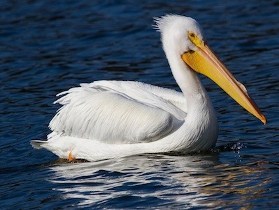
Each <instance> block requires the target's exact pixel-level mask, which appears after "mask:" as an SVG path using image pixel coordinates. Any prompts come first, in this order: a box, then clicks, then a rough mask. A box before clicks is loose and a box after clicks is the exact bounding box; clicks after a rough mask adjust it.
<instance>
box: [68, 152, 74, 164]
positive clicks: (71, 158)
mask: <svg viewBox="0 0 279 210" xmlns="http://www.w3.org/2000/svg"><path fill="white" fill-rule="evenodd" d="M67 159H68V161H69V162H73V161H75V160H76V159H75V157H74V156H73V154H72V151H70V152H69V154H68V158H67Z"/></svg>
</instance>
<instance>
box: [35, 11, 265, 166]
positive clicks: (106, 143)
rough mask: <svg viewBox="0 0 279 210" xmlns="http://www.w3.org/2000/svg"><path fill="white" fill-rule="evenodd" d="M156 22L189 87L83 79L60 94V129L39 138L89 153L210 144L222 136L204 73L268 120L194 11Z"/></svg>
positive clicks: (80, 155)
mask: <svg viewBox="0 0 279 210" xmlns="http://www.w3.org/2000/svg"><path fill="white" fill-rule="evenodd" d="M155 27H156V29H157V30H159V31H160V33H161V40H162V44H163V49H164V52H165V54H166V57H167V59H168V62H169V65H170V68H171V70H172V73H173V76H174V78H175V80H176V82H177V84H178V85H179V87H180V89H181V91H182V92H178V91H175V90H170V89H166V88H161V87H157V86H153V85H149V84H145V83H141V82H134V81H95V82H93V83H90V84H81V85H80V87H75V88H72V89H70V90H68V91H65V92H62V93H60V94H58V95H59V96H62V97H61V98H59V99H58V100H57V101H56V103H59V104H61V105H62V107H61V108H60V109H59V111H58V112H57V114H56V115H55V116H54V118H53V119H52V120H51V122H50V124H49V127H50V129H51V131H52V132H51V133H50V134H49V135H48V137H47V141H40V140H33V141H32V142H31V144H32V145H33V147H35V148H38V149H39V148H45V149H47V150H50V151H51V152H53V153H54V154H56V155H57V156H59V157H60V158H66V159H68V160H73V159H85V160H88V161H94V160H101V159H108V158H117V157H124V156H130V155H137V154H143V153H165V152H182V153H191V152H197V151H204V150H208V149H210V148H212V147H214V146H215V144H216V141H217V136H218V123H217V119H216V115H215V111H214V109H213V106H212V104H211V101H210V99H209V97H208V95H207V92H206V91H205V89H204V87H203V86H202V84H201V82H200V80H199V78H198V75H197V73H201V74H204V75H205V76H207V77H209V78H210V79H212V80H213V81H214V82H215V83H216V84H218V85H219V86H220V87H221V88H222V89H223V90H224V91H225V92H226V93H228V94H229V95H230V96H231V97H232V98H233V99H234V100H235V101H236V102H238V103H239V104H240V105H241V106H242V107H243V108H245V109H246V110H247V111H248V112H250V113H251V114H253V115H254V116H255V117H257V118H259V119H260V120H261V121H262V122H263V123H266V119H265V117H264V115H263V114H262V113H261V112H260V110H259V109H258V107H257V106H256V104H255V103H254V102H253V100H252V99H251V98H250V97H249V96H248V93H247V91H246V89H245V87H244V85H242V84H241V83H239V82H238V81H237V80H236V79H235V78H234V77H233V75H232V74H231V73H230V72H229V71H228V70H227V68H226V67H225V66H224V65H223V64H222V63H221V61H219V59H218V58H217V57H216V56H215V55H214V54H213V53H212V51H211V50H210V49H209V47H208V46H207V45H206V44H205V42H204V38H203V34H202V32H201V29H200V26H199V25H198V23H197V22H196V21H195V20H194V19H192V18H190V17H184V16H179V15H166V16H163V17H160V18H155Z"/></svg>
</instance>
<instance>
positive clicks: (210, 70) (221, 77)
mask: <svg viewBox="0 0 279 210" xmlns="http://www.w3.org/2000/svg"><path fill="white" fill-rule="evenodd" d="M188 37H189V39H190V40H191V41H192V43H193V44H194V45H195V46H196V47H197V50H196V51H189V52H186V53H184V54H183V55H182V59H183V61H184V62H185V63H186V64H187V65H188V66H190V67H191V68H192V69H193V70H194V71H196V72H198V73H201V74H203V75H205V76H207V77H209V78H210V79H211V80H213V81H214V82H215V83H216V84H217V85H219V86H220V87H221V88H222V89H223V90H224V91H225V92H226V93H227V94H228V95H229V96H231V97H232V98H233V99H234V100H235V101H236V102H237V103H239V105H240V106H242V107H243V108H244V109H246V110H247V111H248V112H250V113H251V114H252V115H254V116H255V117H256V118H258V119H259V120H261V121H262V122H263V123H264V124H266V118H265V116H264V115H263V114H262V113H261V111H260V109H259V108H258V107H257V105H256V103H255V102H254V101H253V100H252V98H250V97H249V95H248V93H247V90H246V88H245V87H244V85H242V84H241V83H240V82H238V81H237V80H236V79H235V78H234V76H233V75H232V74H231V73H230V72H229V70H228V69H227V68H226V67H225V66H224V65H223V64H222V63H221V61H220V60H219V59H218V58H217V57H216V56H215V55H214V53H213V52H212V51H211V50H210V49H209V47H208V46H207V45H206V44H205V43H204V42H203V41H202V40H201V39H199V38H198V37H197V36H196V35H195V34H194V33H191V32H189V34H188Z"/></svg>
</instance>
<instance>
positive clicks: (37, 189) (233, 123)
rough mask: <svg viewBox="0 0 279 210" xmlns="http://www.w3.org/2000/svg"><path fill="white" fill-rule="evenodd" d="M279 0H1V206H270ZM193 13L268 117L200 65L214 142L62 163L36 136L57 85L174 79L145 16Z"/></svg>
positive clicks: (278, 180)
mask: <svg viewBox="0 0 279 210" xmlns="http://www.w3.org/2000/svg"><path fill="white" fill-rule="evenodd" d="M278 9H279V4H278V1H276V0H270V1H257V0H248V1H243V2H242V3H241V1H217V0H213V1H179V0H177V1H159V0H153V1H146V2H144V3H139V2H136V1H132V0H131V1H107V0H102V1H90V0H85V1H67V3H66V2H64V1H46V0H45V1H43V0H37V1H31V0H29V1H27V0H26V1H10V0H2V1H1V2H0V78H1V83H0V115H1V118H0V119H1V121H0V122H1V124H0V157H1V158H0V183H1V185H0V201H1V209H75V208H77V207H88V208H95V209H102V208H106V209H116V208H121V209H123V208H129V209H135V208H139V209H147V208H149V209H150V208H153V209H187V208H193V209H200V208H204V209H208V208H215V209H218V208H220V209H223V208H232V209H239V208H243V209H276V208H278V205H279V170H278V169H279V154H278V153H279V152H278V148H279V141H278V128H279V118H278V113H279V109H278V104H279V97H278V90H279V89H278V87H279V78H278V69H279V62H278V55H279V30H278V28H279V21H278V20H279V12H278ZM166 13H175V14H182V15H187V16H191V17H194V18H196V19H197V20H198V21H199V23H200V24H201V25H202V27H203V29H204V32H205V36H206V38H207V41H208V44H209V45H210V46H211V48H213V49H214V51H215V52H216V53H217V54H218V55H219V57H220V58H221V60H223V61H224V63H225V64H226V65H227V66H228V68H229V69H230V70H231V71H232V72H233V74H234V75H235V76H236V78H237V79H239V80H240V81H241V82H243V83H244V84H245V85H246V87H247V89H248V91H249V93H250V95H251V96H253V98H254V99H255V101H256V102H257V104H258V105H259V107H260V108H261V110H262V111H263V113H264V114H265V115H266V117H267V120H268V123H267V125H265V126H264V125H263V124H261V122H260V121H259V120H257V119H255V118H254V117H253V116H251V115H249V114H248V113H247V112H246V111H244V110H243V109H242V108H241V107H240V106H239V105H237V104H236V103H235V102H234V101H233V100H231V99H230V98H229V97H228V96H227V95H226V94H225V93H224V92H223V91H222V90H220V88H219V87H217V86H216V85H215V84H214V83H213V82H211V81H210V80H209V79H207V78H204V77H202V76H201V79H202V82H203V84H204V85H205V86H206V89H207V90H208V91H209V94H210V96H211V98H212V102H213V104H214V106H215V109H216V111H217V113H218V120H219V122H220V134H219V138H218V143H217V148H215V149H214V150H213V151H211V152H208V153H206V154H197V155H191V156H185V155H184V156H175V155H167V154H166V155H141V156H133V157H126V158H121V159H114V160H105V161H98V162H92V163H67V162H65V161H62V160H59V159H58V158H57V157H56V156H55V155H53V154H51V153H50V152H47V151H43V150H34V149H33V148H32V147H31V146H30V140H31V139H45V138H46V135H47V134H48V133H49V130H48V123H49V121H50V120H51V118H52V117H53V116H54V114H55V112H56V110H57V109H58V108H59V107H58V106H57V105H53V104H52V102H53V101H54V100H55V99H56V97H55V95H56V94H57V93H59V92H61V91H63V90H67V89H68V88H70V87H73V86H77V85H78V84H79V83H85V82H92V81H94V80H101V79H111V80H138V81H142V82H147V83H151V84H154V85H160V86H163V87H168V88H173V89H178V88H177V85H176V84H175V81H174V79H173V78H172V75H171V72H170V70H169V67H168V64H167V61H166V59H165V56H164V54H163V51H162V49H161V43H160V35H159V33H158V32H156V31H155V30H153V29H152V17H154V16H161V15H164V14H166Z"/></svg>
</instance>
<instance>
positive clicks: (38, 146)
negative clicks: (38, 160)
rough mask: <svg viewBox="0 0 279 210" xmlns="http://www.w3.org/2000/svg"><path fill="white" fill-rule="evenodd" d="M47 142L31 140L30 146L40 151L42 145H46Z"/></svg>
mask: <svg viewBox="0 0 279 210" xmlns="http://www.w3.org/2000/svg"><path fill="white" fill-rule="evenodd" d="M46 143H47V141H41V140H32V141H31V145H32V147H33V148H35V149H42V148H44V147H43V145H44V144H46Z"/></svg>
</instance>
